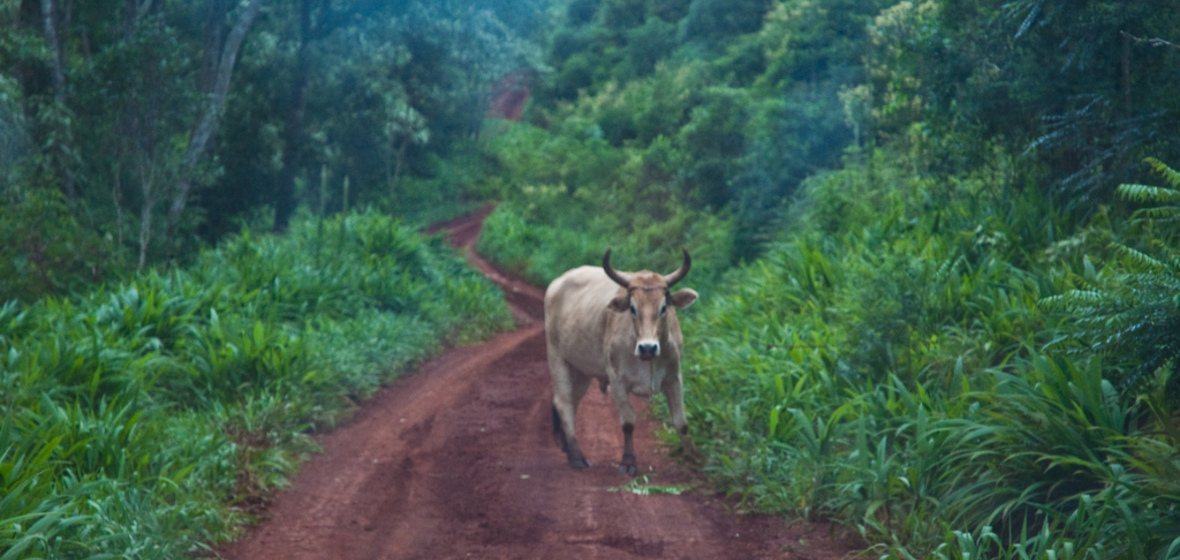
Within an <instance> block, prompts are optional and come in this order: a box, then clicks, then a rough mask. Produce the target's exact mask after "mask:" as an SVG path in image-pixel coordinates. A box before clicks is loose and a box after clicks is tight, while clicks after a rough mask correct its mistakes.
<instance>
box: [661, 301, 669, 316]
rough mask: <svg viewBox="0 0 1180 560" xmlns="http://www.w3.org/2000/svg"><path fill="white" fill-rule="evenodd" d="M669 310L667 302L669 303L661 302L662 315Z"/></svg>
mask: <svg viewBox="0 0 1180 560" xmlns="http://www.w3.org/2000/svg"><path fill="white" fill-rule="evenodd" d="M667 312H668V304H667V303H661V304H660V315H663V314H665V313H667Z"/></svg>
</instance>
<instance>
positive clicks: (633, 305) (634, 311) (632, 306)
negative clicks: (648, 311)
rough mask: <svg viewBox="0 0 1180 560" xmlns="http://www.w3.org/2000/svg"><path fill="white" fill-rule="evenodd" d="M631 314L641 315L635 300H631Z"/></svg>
mask: <svg viewBox="0 0 1180 560" xmlns="http://www.w3.org/2000/svg"><path fill="white" fill-rule="evenodd" d="M631 314H632V315H639V310H638V309H636V308H635V302H631Z"/></svg>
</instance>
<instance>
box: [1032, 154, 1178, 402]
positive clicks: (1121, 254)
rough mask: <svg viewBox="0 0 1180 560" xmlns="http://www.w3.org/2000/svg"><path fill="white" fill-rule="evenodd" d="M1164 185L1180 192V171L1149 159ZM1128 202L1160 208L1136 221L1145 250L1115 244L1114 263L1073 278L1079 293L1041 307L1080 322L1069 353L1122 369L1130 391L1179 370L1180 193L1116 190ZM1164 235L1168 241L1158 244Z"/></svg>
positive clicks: (1171, 385) (1170, 378) (1171, 383)
mask: <svg viewBox="0 0 1180 560" xmlns="http://www.w3.org/2000/svg"><path fill="white" fill-rule="evenodd" d="M1147 163H1148V164H1149V165H1151V167H1152V168H1153V169H1155V170H1156V171H1157V172H1158V173H1159V174H1160V175H1162V176H1163V178H1164V180H1165V182H1166V183H1167V184H1168V185H1171V186H1173V187H1180V172H1177V171H1175V170H1173V169H1172V168H1171V167H1168V166H1167V165H1165V164H1163V163H1162V162H1160V161H1159V160H1156V159H1150V158H1149V159H1148V160H1147ZM1117 192H1118V193H1119V195H1121V196H1122V197H1123V198H1125V199H1127V200H1130V201H1133V202H1141V203H1148V204H1156V206H1152V207H1148V208H1143V209H1140V210H1138V211H1136V212H1135V213H1134V214H1133V215H1132V219H1133V220H1135V221H1136V222H1139V223H1141V224H1142V225H1144V226H1149V227H1144V228H1143V231H1144V232H1149V233H1148V234H1149V235H1153V237H1151V238H1149V239H1146V240H1144V243H1142V247H1143V249H1142V250H1141V249H1137V248H1132V247H1129V246H1127V245H1124V244H1114V246H1113V252H1114V257H1115V259H1114V260H1113V261H1111V262H1109V263H1107V266H1106V267H1105V268H1104V269H1103V270H1102V271H1101V272H1100V273H1096V272H1094V271H1093V270H1092V269H1090V268H1089V267H1088V269H1087V273H1086V275H1085V277H1084V278H1083V277H1075V278H1074V279H1075V282H1076V284H1075V285H1078V286H1079V289H1075V290H1071V291H1068V292H1066V293H1063V294H1061V295H1058V296H1053V297H1050V298H1045V299H1043V300H1041V304H1042V305H1043V306H1044V307H1046V308H1048V309H1050V310H1055V311H1065V312H1068V313H1069V314H1070V315H1072V316H1073V317H1074V320H1073V321H1072V332H1070V333H1069V336H1068V337H1067V338H1066V340H1072V341H1073V342H1075V343H1077V344H1076V345H1075V346H1073V347H1072V349H1071V351H1073V352H1078V353H1091V352H1093V353H1097V354H1101V355H1104V356H1107V357H1108V358H1113V360H1111V361H1112V362H1113V363H1115V364H1118V365H1120V366H1121V368H1120V369H1121V370H1122V371H1123V372H1125V373H1124V375H1123V379H1122V380H1121V381H1122V387H1123V389H1124V390H1126V389H1128V388H1130V387H1133V386H1136V385H1139V384H1140V383H1141V382H1143V381H1145V380H1148V379H1151V378H1152V376H1154V375H1155V374H1157V373H1160V374H1164V373H1170V372H1171V370H1172V369H1174V368H1175V367H1176V366H1177V365H1178V364H1180V252H1178V251H1177V250H1176V249H1175V248H1173V247H1172V246H1170V245H1169V242H1168V240H1170V239H1173V237H1172V234H1173V233H1175V232H1174V231H1172V228H1170V227H1169V226H1170V225H1171V224H1172V223H1175V222H1176V221H1177V220H1178V219H1180V207H1176V206H1171V205H1170V204H1172V203H1175V202H1180V190H1174V189H1171V188H1164V187H1155V186H1149V185H1140V184H1123V185H1120V186H1119V187H1118V191H1117ZM1159 235H1164V236H1165V237H1164V238H1160V237H1158V236H1159ZM1164 378H1165V379H1167V385H1168V387H1167V388H1168V393H1169V395H1171V396H1172V397H1173V398H1175V397H1176V396H1180V376H1176V375H1166V376H1164Z"/></svg>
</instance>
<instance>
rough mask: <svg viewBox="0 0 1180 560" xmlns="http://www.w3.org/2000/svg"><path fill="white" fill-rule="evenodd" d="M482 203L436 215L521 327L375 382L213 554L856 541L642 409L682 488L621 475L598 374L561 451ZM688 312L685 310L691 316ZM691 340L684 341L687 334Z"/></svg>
mask: <svg viewBox="0 0 1180 560" xmlns="http://www.w3.org/2000/svg"><path fill="white" fill-rule="evenodd" d="M484 216H486V211H483V212H478V213H476V214H473V215H470V216H466V217H464V218H461V219H458V220H454V221H452V222H449V223H446V224H442V225H441V227H440V229H446V230H447V231H448V234H449V236H450V238H451V241H452V243H454V244H455V245H457V246H460V247H463V248H465V249H466V250H467V253H468V256H469V258H470V259H471V260H472V263H473V264H474V265H476V266H478V267H479V268H480V269H481V270H483V271H484V273H485V274H487V275H488V276H489V277H490V278H492V279H493V280H494V281H496V282H497V283H499V284H500V285H501V286H502V287H503V288H504V291H505V295H506V297H507V299H508V301H509V303H510V305H511V307H512V310H513V314H514V316H516V318H517V323H518V328H517V330H515V331H513V332H510V333H504V334H501V335H499V336H497V337H495V338H494V339H493V340H491V341H489V342H486V343H483V344H480V345H475V346H468V347H462V348H457V349H454V350H452V351H450V352H448V353H446V354H445V355H443V356H441V357H439V358H437V359H435V360H433V361H430V362H428V363H427V364H425V365H423V366H422V367H421V368H420V369H419V370H418V371H417V372H415V373H414V374H411V375H408V376H406V377H403V378H402V379H400V380H399V381H397V382H395V383H393V384H392V385H390V386H389V387H386V388H384V389H382V390H381V391H380V392H379V393H378V394H377V395H376V397H375V398H373V399H372V400H371V401H369V402H367V403H365V405H364V406H363V408H362V409H361V410H360V411H358V412H357V414H355V415H354V416H353V417H352V418H351V419H350V420H349V421H348V422H347V423H346V424H345V425H343V426H341V427H339V428H338V429H336V430H335V431H333V432H331V433H328V434H323V435H320V436H317V440H318V441H319V443H320V445H321V446H322V447H323V450H324V452H323V453H322V454H319V455H316V456H314V457H312V458H311V459H310V460H309V461H308V462H307V463H305V464H304V465H303V467H302V469H301V470H300V472H299V473H298V474H297V475H296V476H295V477H293V479H292V481H291V485H290V487H289V488H288V489H286V490H285V491H283V492H281V493H279V494H278V495H276V496H275V497H274V499H273V501H272V503H271V504H270V506H269V508H268V510H267V511H266V513H265V514H264V520H263V521H262V522H260V523H259V524H258V525H257V526H256V527H254V528H252V529H251V530H250V531H249V532H248V534H247V535H246V536H245V537H244V538H243V539H242V540H240V541H238V542H236V543H232V544H229V545H226V546H224V547H222V548H221V549H220V550H218V551H217V552H218V554H219V555H220V556H222V557H224V558H227V559H231V560H247V559H249V560H254V559H262V558H276V559H282V560H301V559H316V560H319V559H337V558H338V559H378V558H388V559H419V558H420V559H432V560H433V559H450V558H481V559H516V558H521V559H524V558H529V559H531V558H537V559H558V560H574V559H583V558H586V559H594V558H601V559H615V558H618V559H624V558H687V559H696V558H700V559H712V558H719V559H720V558H725V559H729V558H783V559H810V560H821V559H835V558H841V557H843V556H844V555H845V554H846V553H847V552H848V551H849V550H852V549H853V548H854V547H855V541H850V540H849V539H848V538H847V537H844V538H834V537H833V533H834V531H833V530H832V528H831V527H829V526H827V525H811V524H803V523H798V524H794V525H791V526H788V525H787V524H786V523H784V522H783V521H782V520H781V519H780V518H778V517H774V516H766V515H735V514H732V513H730V512H729V509H730V507H731V506H732V501H728V500H725V499H723V498H720V497H718V496H716V495H714V494H712V493H711V492H709V491H707V490H706V489H705V488H706V486H704V485H703V483H702V482H701V478H700V477H699V475H698V474H696V473H694V472H692V471H691V469H688V468H685V467H683V466H681V465H679V464H677V463H676V462H674V461H672V460H671V459H669V458H668V453H667V449H664V448H663V447H662V446H661V443H660V442H659V440H658V439H657V438H656V437H655V435H654V434H653V431H654V430H656V429H657V428H658V427H659V423H658V421H656V420H654V419H652V418H650V417H649V416H648V415H647V414H646V408H645V407H643V406H642V405H643V403H642V402H640V401H638V400H636V405H637V411H639V413H640V419H639V423H638V426H637V427H636V432H635V436H636V441H635V447H636V452H637V455H638V456H639V461H640V466H641V469H642V470H643V471H644V472H645V473H647V475H648V477H649V480H650V482H651V483H652V484H658V485H663V486H667V485H690V486H695V487H696V488H697V489H696V490H693V491H690V492H686V493H684V494H681V495H646V496H645V495H636V494H634V493H630V492H626V491H617V490H618V487H619V486H622V485H624V484H627V483H628V482H631V479H630V478H629V477H624V476H623V475H621V474H619V472H618V470H617V469H616V462H617V460H618V458H619V455H620V453H621V449H622V432H621V431H620V430H619V426H618V418H617V415H616V413H615V411H614V407H613V405H612V404H611V403H610V402H609V399H608V398H607V397H606V396H605V395H602V394H601V393H599V392H598V391H596V390H592V391H590V392H589V394H588V395H587V397H586V399H585V401H583V403H582V406H581V407H580V408H579V416H578V435H579V440H580V442H581V444H582V446H583V447H582V449H583V450H584V451H585V453H586V456H587V457H588V458H589V459H590V461H591V462H592V463H593V466H592V467H591V468H589V469H586V470H585V471H576V470H573V469H571V468H569V467H568V466H566V462H565V455H564V454H563V453H562V452H561V451H560V450H559V449H558V448H557V447H556V446H555V444H554V443H553V440H552V437H551V429H552V428H551V423H550V422H551V421H550V403H549V399H550V393H549V375H548V368H547V366H546V364H545V341H544V333H543V326H542V322H541V318H542V312H543V305H542V300H541V298H542V295H543V293H542V291H541V290H540V289H538V288H536V287H533V286H529V285H527V284H524V283H522V282H519V281H517V280H514V279H511V278H509V277H507V276H506V275H504V274H502V273H501V272H499V271H498V270H496V269H495V268H494V267H493V266H492V265H490V264H489V263H487V262H486V261H483V260H482V259H480V258H479V257H478V256H476V255H475V254H474V252H473V251H472V247H474V243H475V239H476V237H477V235H478V233H479V229H480V226H481V225H482V219H483V217H484ZM686 320H692V319H691V317H686ZM689 342H690V343H691V341H689Z"/></svg>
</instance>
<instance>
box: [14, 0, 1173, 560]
mask: <svg viewBox="0 0 1180 560" xmlns="http://www.w3.org/2000/svg"><path fill="white" fill-rule="evenodd" d="M0 26H3V32H2V33H0V181H2V182H3V184H2V185H0V196H3V197H4V201H3V204H2V205H0V300H3V301H7V302H8V303H6V304H5V305H4V306H3V307H0V351H2V352H0V355H2V356H4V358H3V360H2V361H0V387H3V393H0V412H3V416H4V424H3V426H2V427H0V485H3V487H2V488H0V490H3V491H2V492H0V550H3V551H4V552H3V553H0V558H4V559H7V558H24V557H38V556H40V557H44V556H51V557H87V556H91V555H95V554H102V553H108V552H113V551H131V552H129V553H128V554H130V555H131V556H135V557H151V558H163V557H175V556H176V555H177V554H183V553H191V552H193V551H199V550H201V549H202V548H203V547H207V546H209V543H212V542H215V541H217V540H219V539H224V538H228V537H229V536H230V535H231V534H232V533H233V530H234V527H235V526H236V524H238V523H240V522H241V521H242V520H243V519H244V518H245V517H248V515H249V512H250V508H249V504H250V502H251V500H256V499H258V497H259V496H264V495H265V493H266V492H267V491H268V489H270V488H273V487H275V486H276V485H280V484H281V483H282V480H283V474H284V473H287V472H289V470H290V469H291V468H293V467H292V465H293V464H294V463H295V462H297V460H298V457H299V456H300V454H301V453H304V452H306V451H307V441H308V440H307V438H306V435H305V434H306V433H307V432H308V431H309V430H312V429H318V428H319V427H320V426H324V425H330V424H331V422H332V421H333V419H335V418H337V417H338V416H339V415H340V414H343V413H345V412H346V411H347V410H348V408H349V407H350V406H351V403H352V402H353V401H354V399H359V398H362V397H363V396H364V395H365V394H368V393H369V392H371V391H372V390H373V388H374V387H375V386H376V385H377V384H379V383H380V382H381V381H382V380H384V379H388V378H389V377H390V376H392V375H395V374H396V372H397V371H399V370H401V369H404V367H405V366H406V365H408V364H411V363H413V362H414V361H415V360H418V359H420V358H421V357H422V356H423V355H424V354H425V353H427V352H428V351H429V350H430V349H431V348H433V347H435V345H437V344H439V343H440V342H442V341H457V340H469V339H474V338H478V337H480V336H485V335H486V334H487V333H489V332H491V331H494V330H496V329H498V328H502V327H503V326H504V325H505V324H506V322H507V319H506V317H507V314H506V312H505V311H504V308H503V304H502V303H501V302H499V301H497V297H496V295H497V292H496V291H495V290H494V289H493V288H491V287H490V286H489V285H487V284H486V282H485V281H483V280H482V279H481V278H479V277H478V275H476V274H474V273H470V272H467V271H466V269H465V268H464V266H463V265H462V264H461V261H460V260H459V259H458V258H457V257H455V256H454V255H453V254H451V253H450V252H449V250H447V249H446V248H445V247H444V246H443V244H442V243H441V242H440V241H439V240H438V239H434V238H427V237H423V236H421V235H419V234H416V233H414V230H415V229H416V228H417V227H418V226H420V225H422V224H425V223H428V222H431V221H434V220H438V219H441V218H445V217H449V216H453V215H456V214H458V213H461V212H463V211H465V210H467V209H470V208H473V207H475V206H477V205H479V204H482V203H484V202H486V201H489V200H495V201H498V206H497V208H496V210H495V211H494V212H493V213H492V214H491V216H490V217H489V218H488V221H487V223H486V226H485V230H484V234H483V236H482V237H481V240H480V246H479V248H480V250H481V251H482V252H483V253H484V254H485V255H488V256H490V257H491V258H493V259H494V260H496V261H498V262H499V263H500V264H501V265H502V266H504V267H505V268H507V269H510V270H513V271H515V272H517V273H519V274H521V275H524V276H526V277H528V278H530V279H531V280H533V281H535V282H537V283H539V284H542V285H543V283H545V282H547V281H548V280H550V279H552V278H554V277H556V276H557V275H558V274H560V273H561V272H563V271H564V270H566V269H568V268H571V267H573V266H577V265H580V264H596V263H598V262H600V259H601V258H602V254H603V251H604V250H605V249H606V248H607V247H613V248H614V256H615V257H616V258H617V262H616V264H617V266H619V268H621V269H629V268H632V269H633V268H651V269H653V270H671V269H672V268H674V267H675V266H676V265H677V264H678V262H679V247H681V246H684V247H687V248H689V250H690V251H692V254H693V257H694V263H695V264H694V269H693V272H692V274H691V275H690V277H689V278H688V280H687V281H686V282H687V283H688V284H689V285H691V286H693V287H694V288H696V289H698V291H700V292H701V296H702V299H701V303H700V304H699V305H698V306H695V307H693V308H692V309H691V310H688V311H686V312H685V318H684V319H683V321H682V323H683V324H684V327H685V329H686V333H685V334H686V340H687V341H688V343H689V348H688V352H689V355H688V357H687V358H686V363H687V364H689V366H688V367H689V369H688V371H686V373H685V381H686V383H687V384H688V395H687V401H688V402H687V404H688V407H689V414H690V419H691V422H693V424H694V430H695V433H694V436H695V437H697V438H698V439H697V443H698V445H699V446H700V447H702V449H703V451H704V454H705V458H704V460H703V464H702V468H703V469H704V470H705V471H706V472H707V473H708V474H709V476H710V477H711V478H712V479H713V480H714V482H715V484H716V485H717V487H718V488H720V489H722V490H723V491H726V492H728V493H731V494H734V495H737V496H739V497H740V498H741V499H742V502H743V503H744V504H746V505H747V506H748V507H750V508H753V509H758V510H762V511H770V512H777V513H781V514H783V515H786V516H789V517H801V518H807V519H830V520H835V521H837V522H839V523H842V524H844V525H847V526H849V527H851V528H853V529H854V530H856V531H857V532H859V533H860V534H861V535H863V536H864V538H865V542H866V543H867V544H866V546H870V547H871V549H870V550H869V551H868V552H867V554H871V555H873V556H876V557H883V558H899V559H900V558H948V559H949V558H980V557H986V558H1022V559H1023V558H1037V559H1056V558H1076V559H1083V558H1094V559H1097V558H1173V557H1177V558H1180V459H1178V457H1180V424H1178V421H1180V376H1178V375H1177V374H1176V373H1177V372H1176V368H1177V363H1176V362H1177V356H1178V354H1180V335H1177V334H1176V333H1177V332H1178V331H1177V328H1180V327H1178V325H1180V296H1178V295H1177V293H1178V292H1177V290H1178V289H1180V258H1178V254H1177V242H1178V241H1180V239H1178V237H1177V235H1178V233H1180V232H1178V231H1177V229H1176V216H1177V210H1176V208H1177V203H1178V202H1180V173H1178V172H1177V171H1175V167H1176V166H1178V165H1180V144H1178V143H1177V142H1176V141H1175V138H1174V135H1175V133H1176V131H1177V130H1178V129H1180V126H1178V125H1180V82H1178V81H1177V80H1175V79H1174V75H1175V70H1176V68H1177V64H1180V13H1178V12H1177V11H1176V9H1175V7H1174V6H1172V5H1170V4H1168V3H1164V2H1150V1H1144V0H1137V1H1130V2H1114V1H1109V0H1083V1H1072V2H1066V1H1064V0H1005V1H995V0H984V1H981V2H953V1H950V0H925V1H922V0H916V1H910V0H907V1H900V2H898V1H894V0H831V1H819V0H553V1H541V0H531V1H515V2H504V1H497V0H480V1H475V2H459V1H452V0H435V1H431V2H423V1H413V0H391V1H384V2H380V1H376V0H361V1H356V2H342V1H338V0H244V1H241V2H229V1H227V0H202V1H200V2H179V1H171V0H140V1H135V0H124V1H117V0H87V1H86V2H81V1H73V0H36V1H34V0H0ZM509 75H515V76H520V77H521V79H522V80H523V82H524V84H526V85H527V91H528V93H529V102H528V104H527V106H526V107H525V110H524V113H523V118H522V120H521V121H520V122H512V121H508V120H504V119H486V118H485V117H484V114H485V110H486V109H487V107H488V105H489V102H490V97H491V93H490V92H493V91H495V90H496V89H497V87H498V84H502V81H503V79H504V77H505V76H509ZM455 313H460V314H462V315H463V316H465V317H476V318H478V319H477V320H476V321H474V322H471V323H470V324H469V325H468V328H467V329H466V330H456V329H458V328H459V327H460V326H461V325H460V323H456V322H455V321H454V317H455V315H454V314H455ZM362 333H363V334H362ZM371 333H379V336H377V337H376V338H374V340H376V342H372V343H370V340H369V337H372V336H373V335H372V334H371ZM399 341H412V343H410V342H407V343H404V345H403V342H399ZM361 349H363V350H364V351H363V352H362V351H360V350H361Z"/></svg>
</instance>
